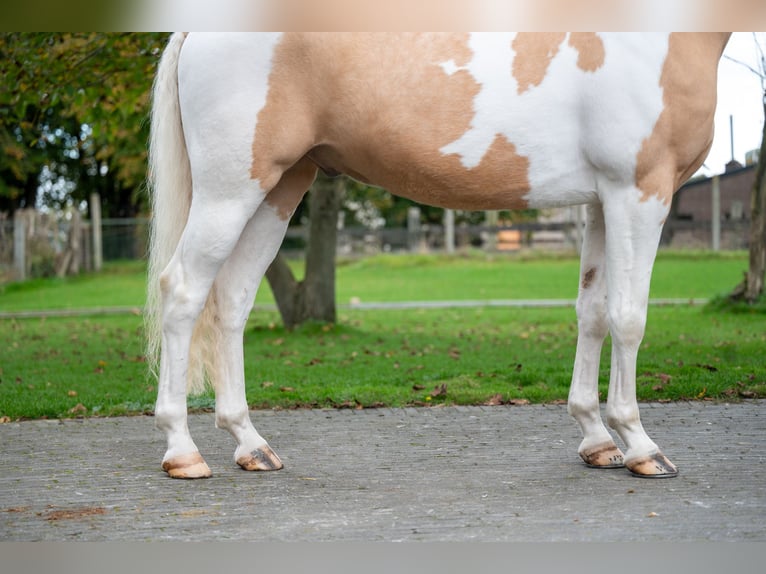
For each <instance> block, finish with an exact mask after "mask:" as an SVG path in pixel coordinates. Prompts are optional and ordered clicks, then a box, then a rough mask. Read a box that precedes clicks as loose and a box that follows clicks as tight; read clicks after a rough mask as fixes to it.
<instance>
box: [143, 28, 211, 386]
mask: <svg viewBox="0 0 766 574" xmlns="http://www.w3.org/2000/svg"><path fill="white" fill-rule="evenodd" d="M185 39H186V35H185V34H183V33H175V34H173V35H172V36H171V37H170V40H169V42H168V45H167V47H166V48H165V51H164V52H163V54H162V58H161V59H160V63H159V66H158V69H157V75H156V77H155V80H154V87H153V95H152V113H151V138H150V142H149V189H150V196H151V210H152V222H151V233H150V238H149V268H148V281H147V297H146V307H145V309H144V330H145V337H146V360H147V363H148V366H149V370H150V372H151V373H152V374H153V375H154V376H158V375H159V363H160V346H161V341H162V300H161V287H160V277H161V274H162V272H163V270H164V269H165V267H166V266H167V265H168V263H169V261H170V259H171V257H172V256H173V253H174V252H175V250H176V247H177V246H178V243H179V241H180V239H181V234H182V233H183V230H184V227H185V226H186V221H187V219H188V217H189V208H190V206H191V197H192V177H191V166H190V164H189V156H188V154H187V151H186V143H185V139H184V133H183V126H182V124H181V109H180V105H179V101H178V58H179V55H180V54H181V47H182V46H183V43H184V40H185ZM213 291H214V290H213ZM214 307H215V296H214V295H212V294H211V295H210V296H209V297H208V300H207V303H206V304H205V310H204V311H203V312H202V314H201V316H200V318H199V319H198V320H197V324H196V326H195V330H194V335H193V337H192V345H191V352H190V355H189V369H188V378H187V390H188V392H189V393H200V392H202V391H203V390H204V389H205V373H206V372H207V373H210V374H211V375H213V373H215V372H216V369H215V365H213V364H207V363H209V361H208V360H207V358H208V357H210V356H211V355H214V353H209V352H207V353H206V352H204V349H202V347H203V345H201V344H200V343H201V341H202V340H206V341H205V342H206V345H205V346H207V344H210V343H212V345H211V346H210V347H208V349H216V347H217V344H216V343H217V337H216V336H215V333H216V330H215V329H213V328H211V327H213V325H214V317H215V315H216V313H215V309H214ZM211 338H212V339H213V340H212V341H211V340H210V339H211ZM211 378H215V377H214V376H211Z"/></svg>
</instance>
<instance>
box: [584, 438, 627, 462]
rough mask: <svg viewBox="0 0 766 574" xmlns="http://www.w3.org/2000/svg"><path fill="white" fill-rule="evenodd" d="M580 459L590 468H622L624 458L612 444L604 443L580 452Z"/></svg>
mask: <svg viewBox="0 0 766 574" xmlns="http://www.w3.org/2000/svg"><path fill="white" fill-rule="evenodd" d="M580 458H582V459H583V462H585V464H586V465H587V466H589V467H591V468H622V467H624V466H625V462H624V459H625V456H624V455H623V454H622V451H621V450H620V449H619V448H617V445H616V444H614V443H613V442H606V443H603V444H600V445H597V446H594V447H592V448H587V449H585V450H582V451H580Z"/></svg>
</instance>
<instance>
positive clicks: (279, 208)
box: [214, 159, 316, 470]
mask: <svg viewBox="0 0 766 574" xmlns="http://www.w3.org/2000/svg"><path fill="white" fill-rule="evenodd" d="M315 175H316V167H315V166H314V164H312V163H311V162H309V161H308V160H305V159H304V160H301V161H300V162H299V163H298V164H296V165H295V166H294V167H292V168H291V169H290V170H288V171H287V172H286V173H285V174H284V175H283V176H282V178H281V179H280V181H279V184H278V185H277V187H276V188H274V189H273V190H272V191H271V192H270V193H269V196H268V198H267V200H266V201H265V202H264V203H263V204H262V205H261V206H260V207H259V208H258V210H257V211H256V213H255V215H254V216H253V217H252V219H251V220H250V221H249V222H248V224H247V226H246V227H245V229H244V231H243V232H242V236H241V237H240V240H239V242H238V243H237V246H236V247H235V248H234V251H233V252H232V254H231V256H230V257H229V258H228V259H227V261H226V263H225V264H224V265H223V267H222V268H221V271H220V273H219V275H218V278H217V279H216V282H215V287H214V288H215V293H216V297H217V299H218V323H219V327H220V330H221V333H220V336H221V344H220V346H219V349H218V350H217V352H218V353H219V354H220V359H221V361H220V363H221V372H220V373H219V376H218V379H217V381H216V382H215V391H216V407H215V413H216V426H218V427H219V428H223V429H226V430H227V431H229V433H231V435H232V436H233V437H234V438H235V440H236V441H237V448H236V451H235V453H234V460H235V462H236V463H237V464H238V465H239V466H240V467H242V468H243V469H245V470H279V469H280V468H282V461H281V460H280V459H279V457H278V456H277V455H276V453H275V452H274V451H273V450H272V449H271V448H270V447H269V445H268V444H267V442H266V440H265V439H263V437H261V435H260V434H258V432H257V431H256V430H255V427H254V426H253V424H252V422H251V420H250V416H249V412H248V405H247V399H246V396H245V372H244V357H243V347H242V342H243V341H242V339H243V334H244V329H245V325H246V323H247V318H248V315H249V314H250V310H251V309H252V306H253V301H254V298H255V293H256V291H257V289H258V286H259V284H260V282H261V279H262V278H263V275H264V273H265V272H266V269H267V268H268V266H269V264H270V263H271V261H272V260H273V259H274V257H275V255H276V253H277V251H278V250H279V246H280V245H281V243H282V239H283V237H284V235H285V231H286V229H287V224H288V222H289V219H290V215H291V214H292V211H293V210H294V209H295V207H296V206H297V204H298V202H299V201H300V198H301V197H302V196H303V194H304V193H305V192H306V191H307V190H308V188H309V186H310V185H311V182H312V181H313V180H314V176H315Z"/></svg>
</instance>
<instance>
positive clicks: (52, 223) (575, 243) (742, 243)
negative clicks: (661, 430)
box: [0, 210, 749, 282]
mask: <svg viewBox="0 0 766 574" xmlns="http://www.w3.org/2000/svg"><path fill="white" fill-rule="evenodd" d="M748 228H749V222H748V221H747V220H741V221H722V222H721V224H720V240H719V241H720V247H721V248H723V249H745V248H747V240H748V239H747V233H748ZM99 229H100V233H99ZM99 229H96V230H95V232H94V227H93V225H92V223H91V222H90V221H87V220H84V219H81V218H80V216H79V214H78V213H76V212H72V213H68V214H63V215H59V216H53V215H51V214H43V213H39V212H35V211H33V210H19V211H17V212H16V214H15V215H14V218H13V220H11V219H10V218H8V217H7V216H4V215H3V214H0V282H7V281H11V280H20V279H22V278H31V277H41V276H54V275H59V276H63V275H65V274H73V273H75V274H76V273H78V272H81V271H91V270H94V269H97V268H98V267H99V261H100V260H103V261H114V260H119V259H142V258H145V257H146V250H147V244H148V231H149V222H148V219H146V218H136V219H104V220H102V221H101V225H100V226H99ZM581 232H582V230H581V226H580V225H579V224H578V223H576V222H573V221H563V222H548V223H544V222H530V223H519V224H514V225H509V226H503V225H494V226H487V225H457V226H455V229H454V242H455V247H456V248H457V249H465V248H471V247H472V248H477V249H484V250H488V251H513V250H520V249H530V248H534V249H541V250H561V249H571V250H576V249H578V247H579V244H580V241H581ZM712 237H713V231H712V230H711V224H710V222H695V221H683V220H669V221H668V222H667V223H666V224H665V228H664V231H663V238H662V245H663V246H664V247H673V248H682V249H683V248H695V249H700V248H702V249H705V248H711V246H712V245H713V244H714V242H713V240H712ZM307 239H308V229H307V228H306V227H291V228H289V230H288V232H287V236H286V238H285V241H284V243H283V245H282V249H283V251H285V252H286V253H287V254H288V255H294V256H299V255H301V254H302V253H303V251H304V250H305V246H306V242H307ZM445 248H446V245H445V229H444V227H443V226H441V225H420V224H418V225H413V226H411V227H409V228H406V227H401V228H380V229H377V230H370V229H367V228H363V227H347V228H344V229H340V230H339V231H338V254H339V255H342V256H346V257H353V256H359V255H370V254H376V253H381V252H392V253H396V252H420V253H427V252H432V251H443V250H445Z"/></svg>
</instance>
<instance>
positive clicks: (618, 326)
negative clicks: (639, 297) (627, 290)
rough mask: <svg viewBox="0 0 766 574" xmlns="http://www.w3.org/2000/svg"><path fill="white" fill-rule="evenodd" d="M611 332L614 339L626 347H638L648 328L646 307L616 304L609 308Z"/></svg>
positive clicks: (616, 342)
mask: <svg viewBox="0 0 766 574" xmlns="http://www.w3.org/2000/svg"><path fill="white" fill-rule="evenodd" d="M608 322H609V332H610V333H611V335H612V341H613V342H614V343H615V344H617V345H621V346H623V347H625V348H630V349H638V346H639V345H640V344H641V340H642V339H643V338H644V330H645V328H646V307H643V308H642V309H638V308H636V307H633V306H619V307H618V306H614V307H611V306H610V308H609V315H608Z"/></svg>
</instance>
